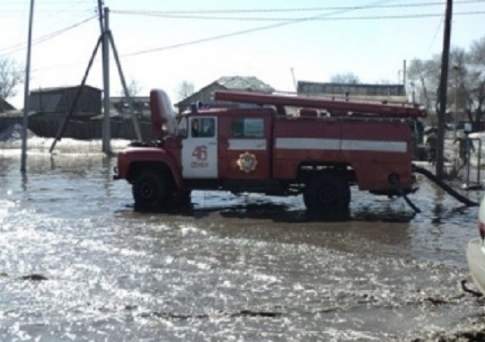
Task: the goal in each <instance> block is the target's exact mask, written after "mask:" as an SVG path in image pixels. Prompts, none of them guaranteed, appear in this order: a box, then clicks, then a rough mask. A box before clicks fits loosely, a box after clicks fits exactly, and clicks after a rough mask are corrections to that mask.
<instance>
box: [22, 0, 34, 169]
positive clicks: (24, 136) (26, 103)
mask: <svg viewBox="0 0 485 342" xmlns="http://www.w3.org/2000/svg"><path fill="white" fill-rule="evenodd" d="M33 22H34V0H30V17H29V33H28V38H27V39H28V40H27V61H26V63H25V81H24V117H23V120H22V156H21V159H20V171H21V172H25V171H26V170H27V166H26V164H27V128H28V126H29V107H30V94H29V83H30V58H31V50H32V26H33Z"/></svg>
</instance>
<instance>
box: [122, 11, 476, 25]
mask: <svg viewBox="0 0 485 342" xmlns="http://www.w3.org/2000/svg"><path fill="white" fill-rule="evenodd" d="M113 12H114V13H119V12H118V11H113ZM479 14H485V11H476V10H475V11H463V12H456V13H455V15H479ZM140 15H144V16H154V17H160V18H165V19H199V20H230V21H231V20H232V21H266V22H268V21H269V22H271V21H290V20H294V19H295V18H291V17H286V18H285V17H222V16H201V15H171V14H149V13H146V14H140ZM442 16H443V14H442V13H420V14H396V15H372V16H352V17H330V18H314V19H311V20H312V21H340V20H379V19H415V18H416V19H419V18H435V17H442Z"/></svg>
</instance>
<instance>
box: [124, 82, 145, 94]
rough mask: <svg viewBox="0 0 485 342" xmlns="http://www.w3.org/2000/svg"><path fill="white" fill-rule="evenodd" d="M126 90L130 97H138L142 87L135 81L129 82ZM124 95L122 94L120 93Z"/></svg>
mask: <svg viewBox="0 0 485 342" xmlns="http://www.w3.org/2000/svg"><path fill="white" fill-rule="evenodd" d="M127 88H128V94H130V96H138V95H139V94H140V93H141V90H142V87H141V85H140V84H139V83H138V82H137V81H136V80H133V79H132V80H130V82H129V83H128V85H127ZM122 93H123V95H124V92H122Z"/></svg>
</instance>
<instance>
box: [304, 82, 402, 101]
mask: <svg viewBox="0 0 485 342" xmlns="http://www.w3.org/2000/svg"><path fill="white" fill-rule="evenodd" d="M298 94H300V95H308V96H329V97H336V98H339V97H344V98H346V99H356V100H373V101H391V102H394V101H396V102H407V96H406V89H405V87H404V85H403V84H368V83H367V84H366V83H355V84H354V83H334V82H326V83H325V82H309V81H298Z"/></svg>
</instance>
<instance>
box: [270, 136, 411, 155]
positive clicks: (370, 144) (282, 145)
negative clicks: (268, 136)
mask: <svg viewBox="0 0 485 342" xmlns="http://www.w3.org/2000/svg"><path fill="white" fill-rule="evenodd" d="M276 148H279V149H284V150H327V151H372V152H396V153H405V152H407V143H406V142H405V141H384V140H355V139H320V138H276Z"/></svg>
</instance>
